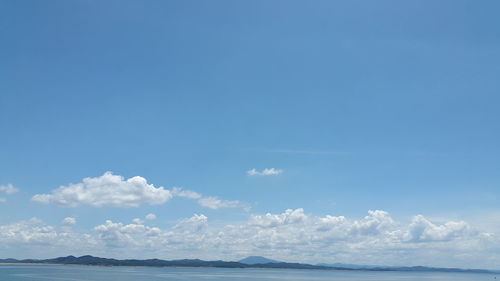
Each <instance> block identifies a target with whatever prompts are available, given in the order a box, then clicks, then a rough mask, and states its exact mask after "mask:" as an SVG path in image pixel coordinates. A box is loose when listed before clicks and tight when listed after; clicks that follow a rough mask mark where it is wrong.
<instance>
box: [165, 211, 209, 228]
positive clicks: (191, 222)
mask: <svg viewBox="0 0 500 281" xmlns="http://www.w3.org/2000/svg"><path fill="white" fill-rule="evenodd" d="M207 223H208V218H207V217H206V216H205V215H203V214H201V215H198V214H194V215H193V216H192V217H190V218H188V219H183V220H181V221H179V222H178V223H177V224H176V225H175V226H174V227H173V229H182V230H183V231H200V230H201V229H203V228H204V227H206V226H207Z"/></svg>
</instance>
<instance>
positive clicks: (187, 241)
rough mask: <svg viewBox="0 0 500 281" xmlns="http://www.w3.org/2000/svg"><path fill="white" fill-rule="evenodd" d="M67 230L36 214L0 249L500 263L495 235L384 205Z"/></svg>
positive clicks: (8, 230) (6, 230)
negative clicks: (400, 216)
mask: <svg viewBox="0 0 500 281" xmlns="http://www.w3.org/2000/svg"><path fill="white" fill-rule="evenodd" d="M67 229H68V230H65V228H60V229H58V228H56V227H52V226H49V225H46V224H44V223H43V222H42V221H40V220H38V219H31V220H28V221H21V222H18V223H13V224H9V225H4V226H0V249H3V250H5V249H9V247H10V249H12V250H11V251H13V252H14V251H16V249H18V247H19V246H20V245H31V246H32V245H33V244H37V245H45V246H44V247H53V248H55V249H61V248H64V249H69V250H73V247H76V246H81V244H82V242H81V241H83V242H84V243H88V244H85V245H89V246H88V247H90V249H87V250H88V251H87V252H88V253H99V252H100V251H101V252H104V253H106V254H107V255H115V256H123V253H127V255H128V256H129V257H135V258H138V257H143V258H148V257H151V256H158V257H162V258H171V259H176V258H204V259H225V260H236V259H239V258H241V257H243V256H248V255H252V254H259V255H264V256H268V257H270V258H274V259H278V260H285V261H296V262H310V263H316V262H329V263H332V262H345V263H365V264H386V265H402V264H405V265H417V264H421V265H434V266H463V265H466V266H468V267H469V266H475V267H481V266H484V267H487V266H489V265H496V264H498V263H497V262H498V261H499V260H500V238H499V237H498V235H497V234H495V233H485V232H480V231H477V230H474V229H473V228H472V227H471V226H470V225H468V224H467V223H465V222H454V221H445V222H441V223H437V222H435V221H431V220H429V219H428V218H425V217H424V216H421V215H417V216H415V217H414V218H413V219H412V221H411V222H410V223H409V224H401V223H398V222H396V221H395V220H394V219H393V218H392V217H391V215H390V214H389V213H388V212H385V211H382V210H373V211H369V212H368V215H367V216H365V217H362V218H359V219H356V218H354V219H350V218H347V217H344V216H338V215H326V216H314V215H311V214H307V213H306V212H305V211H304V210H303V209H301V208H298V209H288V210H285V211H284V212H281V213H267V214H254V215H250V216H249V218H248V220H246V221H243V222H239V223H231V224H222V223H220V222H216V223H213V222H210V221H209V219H208V218H207V216H205V215H203V214H194V215H193V216H192V217H189V218H185V219H181V220H179V221H178V222H177V223H176V224H175V225H173V226H172V227H169V228H159V227H154V226H148V225H145V224H144V223H143V221H142V220H133V222H132V223H129V224H124V223H121V222H115V221H111V220H107V221H105V222H104V223H103V224H101V225H98V226H96V227H94V228H93V230H92V231H91V232H90V233H82V234H79V233H71V232H69V230H71V228H67ZM3 252H5V251H3ZM430 260H432V261H433V264H429V261H430ZM474 262H476V264H474Z"/></svg>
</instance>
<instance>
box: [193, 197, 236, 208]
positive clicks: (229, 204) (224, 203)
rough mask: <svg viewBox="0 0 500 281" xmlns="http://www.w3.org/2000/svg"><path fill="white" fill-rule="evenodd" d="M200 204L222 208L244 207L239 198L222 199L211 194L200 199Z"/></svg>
mask: <svg viewBox="0 0 500 281" xmlns="http://www.w3.org/2000/svg"><path fill="white" fill-rule="evenodd" d="M198 204H200V205H201V206H203V207H206V208H210V209H214V210H216V209H221V208H239V207H243V206H242V204H241V202H240V201H237V200H221V199H219V198H217V197H213V196H209V197H203V198H200V199H199V200H198Z"/></svg>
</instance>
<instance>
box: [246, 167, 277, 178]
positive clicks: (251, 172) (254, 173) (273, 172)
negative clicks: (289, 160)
mask: <svg viewBox="0 0 500 281" xmlns="http://www.w3.org/2000/svg"><path fill="white" fill-rule="evenodd" d="M281 173H283V170H280V169H275V168H270V169H268V168H265V169H264V170H262V171H258V170H256V169H255V168H254V169H251V170H248V171H247V175H249V176H276V175H279V174H281Z"/></svg>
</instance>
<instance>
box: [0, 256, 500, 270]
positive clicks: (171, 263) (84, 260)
mask: <svg viewBox="0 0 500 281" xmlns="http://www.w3.org/2000/svg"><path fill="white" fill-rule="evenodd" d="M248 258H250V261H251V260H262V261H268V260H269V261H272V262H268V263H256V264H246V263H242V262H241V261H242V260H245V259H248ZM245 259H242V260H240V261H239V262H237V261H222V260H215V261H205V260H200V259H179V260H162V259H144V260H139V259H123V260H119V259H113V258H101V257H94V256H90V255H84V256H80V257H75V256H66V257H57V258H52V259H22V260H18V259H12V258H7V259H0V263H8V264H26V263H28V264H59V265H96V266H149V267H220V268H289V269H320V270H364V271H432V272H473V273H500V271H497V270H486V269H461V268H442V267H426V266H399V267H397V266H385V267H384V266H373V267H371V266H370V267H362V266H357V265H350V266H351V267H341V266H332V265H326V264H320V265H312V264H305V263H289V262H280V261H274V260H271V259H267V258H264V257H260V256H250V257H247V258H245ZM336 265H340V264H336ZM345 266H349V265H347V264H346V265H345Z"/></svg>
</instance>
